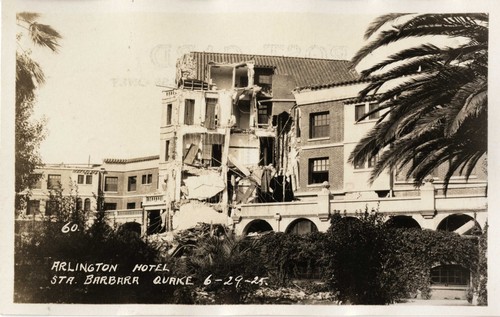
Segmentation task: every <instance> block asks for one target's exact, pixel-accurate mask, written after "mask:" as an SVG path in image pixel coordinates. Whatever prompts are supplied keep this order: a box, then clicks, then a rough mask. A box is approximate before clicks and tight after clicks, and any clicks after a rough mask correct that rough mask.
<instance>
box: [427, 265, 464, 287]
mask: <svg viewBox="0 0 500 317" xmlns="http://www.w3.org/2000/svg"><path fill="white" fill-rule="evenodd" d="M469 274H470V273H469V271H468V270H466V269H464V268H463V267H461V266H458V265H441V266H438V267H435V268H433V269H432V270H431V283H432V284H444V285H464V286H465V285H468V284H469Z"/></svg>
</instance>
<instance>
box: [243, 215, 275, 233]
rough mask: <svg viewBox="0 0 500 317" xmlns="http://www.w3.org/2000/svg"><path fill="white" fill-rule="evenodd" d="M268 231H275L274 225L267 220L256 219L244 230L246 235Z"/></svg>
mask: <svg viewBox="0 0 500 317" xmlns="http://www.w3.org/2000/svg"><path fill="white" fill-rule="evenodd" d="M267 231H273V227H272V226H271V225H270V224H269V223H268V222H267V221H265V220H262V219H256V220H253V221H251V222H250V223H249V224H248V225H247V227H246V228H245V230H244V231H243V234H244V235H249V234H256V233H263V232H267Z"/></svg>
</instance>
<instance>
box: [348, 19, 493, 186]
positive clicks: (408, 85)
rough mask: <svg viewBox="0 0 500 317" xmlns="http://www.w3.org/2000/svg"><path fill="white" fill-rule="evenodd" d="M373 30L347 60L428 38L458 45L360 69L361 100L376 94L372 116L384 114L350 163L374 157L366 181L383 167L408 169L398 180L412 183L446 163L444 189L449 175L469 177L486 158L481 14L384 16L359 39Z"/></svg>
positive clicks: (404, 53) (427, 47)
mask: <svg viewBox="0 0 500 317" xmlns="http://www.w3.org/2000/svg"><path fill="white" fill-rule="evenodd" d="M389 23H391V26H390V27H389V28H386V26H387V25H388V24H389ZM375 33H378V36H377V37H376V38H375V39H374V40H373V41H371V42H370V43H368V44H367V45H366V46H364V47H363V48H361V49H360V50H359V51H358V52H357V54H356V55H355V56H354V58H353V59H352V62H353V64H354V65H358V64H359V63H360V62H361V61H362V60H366V57H368V55H369V54H371V53H372V52H374V51H375V50H377V49H379V48H381V47H384V46H386V45H391V44H392V45H393V46H394V45H397V44H403V43H402V42H404V40H406V39H420V41H419V42H420V43H422V42H423V41H422V38H423V37H425V38H427V37H430V36H432V37H433V38H435V39H436V38H437V39H443V41H442V42H441V43H443V42H444V43H448V42H451V41H449V39H453V40H455V41H454V42H455V43H459V44H455V45H454V46H441V47H440V46H437V45H434V44H431V43H426V44H420V45H416V46H411V47H408V48H405V49H400V50H399V51H398V52H396V53H394V54H390V55H389V56H387V57H386V58H385V59H384V60H383V61H380V62H378V63H376V64H375V65H372V66H371V67H369V68H367V69H365V70H363V71H362V72H361V77H362V78H364V79H370V80H369V84H368V85H367V87H366V88H364V89H363V90H362V91H361V92H360V96H361V97H367V96H368V95H370V94H371V95H375V96H376V99H377V100H378V102H379V108H378V109H377V110H376V111H380V110H383V111H381V113H382V114H381V116H380V119H379V120H378V121H377V123H376V125H375V126H374V128H373V129H372V130H371V131H369V133H367V135H365V136H364V137H363V138H362V139H361V141H360V142H359V143H358V144H357V145H356V147H355V149H354V150H353V152H352V153H351V154H350V157H349V161H350V162H351V163H353V164H356V165H357V164H363V163H365V162H367V161H369V160H371V159H373V158H378V159H377V163H376V164H375V167H374V169H373V171H372V175H371V178H370V181H371V182H373V181H374V180H375V179H376V178H377V177H378V176H379V175H380V174H381V173H382V171H384V170H387V169H388V170H390V171H391V172H392V171H401V170H402V169H403V168H407V173H406V175H405V176H406V178H407V179H408V178H413V179H414V182H415V185H416V186H420V185H421V184H422V183H423V182H424V180H425V179H426V178H427V177H428V175H429V174H431V173H432V171H433V170H434V169H435V168H436V167H438V166H441V165H443V164H447V166H448V170H447V173H446V176H445V178H444V188H445V190H446V189H447V187H448V183H449V181H450V178H451V176H452V175H453V174H454V173H456V172H457V171H458V172H460V173H461V174H463V175H465V176H466V178H468V177H469V176H470V174H471V173H472V171H473V169H474V167H475V166H476V164H477V162H478V161H479V160H480V158H481V157H483V156H485V155H486V153H487V113H488V109H487V101H488V88H487V73H488V15H487V14H388V15H384V16H381V17H379V18H377V19H376V20H375V21H373V22H372V24H371V25H370V26H369V27H368V29H367V31H366V33H365V38H366V39H368V38H370V37H372V36H374V35H375ZM384 90H385V91H384ZM379 92H380V93H379ZM373 112H374V111H371V112H370V113H367V114H366V115H365V117H364V118H366V117H367V116H369V115H370V114H371V113H373ZM364 118H361V119H360V120H362V119H364Z"/></svg>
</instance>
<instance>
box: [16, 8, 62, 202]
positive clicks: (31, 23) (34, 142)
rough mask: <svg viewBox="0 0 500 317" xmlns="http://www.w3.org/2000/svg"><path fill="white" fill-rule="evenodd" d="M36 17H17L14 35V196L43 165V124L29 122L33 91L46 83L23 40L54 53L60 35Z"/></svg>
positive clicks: (26, 185) (29, 184)
mask: <svg viewBox="0 0 500 317" xmlns="http://www.w3.org/2000/svg"><path fill="white" fill-rule="evenodd" d="M39 17H40V15H39V14H37V13H29V12H21V13H18V14H17V15H16V18H17V19H16V22H17V25H18V27H19V29H20V30H21V31H20V32H19V33H18V34H17V49H16V122H15V134H16V146H15V153H16V154H15V155H16V167H15V169H16V181H15V190H16V193H20V192H22V191H24V190H26V189H29V188H31V187H32V186H33V185H34V184H35V183H36V182H37V180H38V179H37V178H36V177H34V176H33V171H34V169H35V168H36V167H37V166H39V165H41V163H42V161H41V158H40V155H39V153H38V148H39V146H40V142H41V141H42V140H43V139H44V126H45V124H44V122H43V121H35V120H33V119H32V113H33V107H34V104H35V102H36V95H35V92H36V90H37V88H38V87H39V86H40V85H42V84H43V83H44V82H45V76H44V74H43V71H42V69H41V67H40V65H39V64H38V63H37V62H36V61H34V60H33V59H32V58H31V49H27V48H26V47H24V46H26V45H24V46H23V44H26V41H25V40H24V39H23V37H25V36H26V35H27V36H28V37H29V42H31V43H32V44H34V45H35V46H40V47H45V48H48V49H50V50H51V51H52V52H57V49H58V47H59V44H58V40H59V39H61V35H60V34H59V33H58V32H57V31H55V30H54V29H53V28H52V27H51V26H49V25H45V24H41V23H38V22H37V19H38V18H39ZM29 42H28V43H29ZM19 197H20V196H17V198H19ZM18 204H19V201H18V199H16V205H17V206H19V205H18Z"/></svg>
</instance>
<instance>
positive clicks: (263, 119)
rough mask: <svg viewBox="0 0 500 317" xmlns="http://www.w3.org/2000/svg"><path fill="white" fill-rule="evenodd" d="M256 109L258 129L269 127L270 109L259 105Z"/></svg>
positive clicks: (267, 106)
mask: <svg viewBox="0 0 500 317" xmlns="http://www.w3.org/2000/svg"><path fill="white" fill-rule="evenodd" d="M257 107H258V109H257V125H258V126H259V127H264V128H265V127H267V126H268V125H269V116H270V115H271V111H270V110H271V107H270V106H269V105H261V104H259V105H258V106H257Z"/></svg>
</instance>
